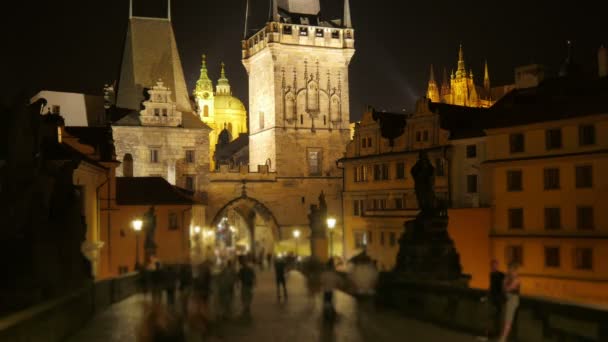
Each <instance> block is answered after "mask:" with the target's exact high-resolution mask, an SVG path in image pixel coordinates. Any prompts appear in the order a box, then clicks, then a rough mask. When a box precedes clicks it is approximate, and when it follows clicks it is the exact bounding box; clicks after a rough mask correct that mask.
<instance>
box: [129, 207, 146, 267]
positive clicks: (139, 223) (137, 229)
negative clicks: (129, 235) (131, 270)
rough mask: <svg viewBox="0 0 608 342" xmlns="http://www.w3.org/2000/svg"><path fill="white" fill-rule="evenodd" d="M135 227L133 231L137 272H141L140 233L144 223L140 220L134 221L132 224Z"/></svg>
mask: <svg viewBox="0 0 608 342" xmlns="http://www.w3.org/2000/svg"><path fill="white" fill-rule="evenodd" d="M131 224H132V225H133V231H135V270H136V271H139V269H140V265H139V232H140V231H141V228H142V226H143V225H144V222H143V221H142V220H140V219H137V220H133V222H132V223H131Z"/></svg>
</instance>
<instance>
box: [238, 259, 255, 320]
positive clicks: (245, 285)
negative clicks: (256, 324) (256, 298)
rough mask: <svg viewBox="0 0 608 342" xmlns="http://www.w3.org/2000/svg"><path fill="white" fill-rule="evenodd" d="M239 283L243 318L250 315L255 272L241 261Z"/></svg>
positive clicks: (246, 263)
mask: <svg viewBox="0 0 608 342" xmlns="http://www.w3.org/2000/svg"><path fill="white" fill-rule="evenodd" d="M239 281H240V283H241V302H242V305H243V316H249V315H251V301H252V300H253V288H254V287H255V282H256V279H255V271H254V270H253V268H252V267H251V266H250V265H249V263H248V262H247V261H246V260H245V259H244V258H243V259H241V269H240V270H239Z"/></svg>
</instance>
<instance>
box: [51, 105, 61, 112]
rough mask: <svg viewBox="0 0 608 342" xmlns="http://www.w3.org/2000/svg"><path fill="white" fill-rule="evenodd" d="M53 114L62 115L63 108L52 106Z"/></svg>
mask: <svg viewBox="0 0 608 342" xmlns="http://www.w3.org/2000/svg"><path fill="white" fill-rule="evenodd" d="M51 114H61V106H59V105H52V106H51Z"/></svg>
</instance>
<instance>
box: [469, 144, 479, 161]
mask: <svg viewBox="0 0 608 342" xmlns="http://www.w3.org/2000/svg"><path fill="white" fill-rule="evenodd" d="M467 158H477V145H467Z"/></svg>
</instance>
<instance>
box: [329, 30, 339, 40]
mask: <svg viewBox="0 0 608 342" xmlns="http://www.w3.org/2000/svg"><path fill="white" fill-rule="evenodd" d="M331 37H332V38H333V39H338V38H340V31H338V30H333V31H331Z"/></svg>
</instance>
